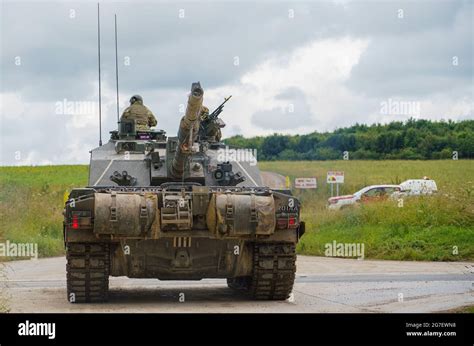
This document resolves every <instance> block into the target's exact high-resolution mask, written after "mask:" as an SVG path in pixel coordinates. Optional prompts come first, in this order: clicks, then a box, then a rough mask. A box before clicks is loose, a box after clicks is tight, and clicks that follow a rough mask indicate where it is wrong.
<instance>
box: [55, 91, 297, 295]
mask: <svg viewBox="0 0 474 346" xmlns="http://www.w3.org/2000/svg"><path fill="white" fill-rule="evenodd" d="M203 97H204V90H203V89H202V87H201V85H200V83H199V82H198V83H193V84H192V87H191V92H190V94H189V97H188V103H187V107H186V111H185V115H184V116H183V117H182V119H181V121H180V124H179V131H178V135H177V136H176V137H167V135H166V133H165V132H164V131H163V130H150V131H136V130H135V123H134V122H133V121H122V122H121V123H119V128H118V130H115V131H111V132H110V134H111V137H110V140H109V141H108V143H106V144H104V145H103V146H99V147H97V148H95V149H93V150H92V151H91V157H90V168H89V183H88V186H87V187H84V188H75V189H73V190H72V191H71V192H70V194H69V199H68V201H67V202H66V204H65V209H64V224H63V226H64V241H65V246H66V257H67V267H66V269H67V299H68V300H69V302H71V303H87V302H103V301H106V300H107V298H108V291H109V277H110V276H126V277H129V278H155V279H159V280H201V279H203V278H222V279H227V284H228V286H229V288H230V289H234V290H237V291H238V292H241V293H242V294H247V295H248V296H249V297H251V298H253V299H266V300H284V299H287V298H288V297H289V295H290V293H291V291H292V288H293V283H294V280H295V271H296V250H295V246H296V244H297V242H298V240H299V238H300V237H301V236H302V234H303V233H304V222H302V221H301V220H300V210H301V205H300V201H299V200H298V199H296V198H295V197H293V196H292V194H291V191H289V190H285V189H271V188H269V187H266V186H263V183H262V179H261V176H260V171H259V169H258V165H257V164H256V160H255V157H250V159H249V155H247V156H246V157H244V158H243V159H242V158H240V157H239V155H234V156H232V154H231V155H225V154H226V152H227V153H229V152H231V150H229V149H228V148H227V147H226V145H225V144H224V143H223V142H220V141H217V140H216V137H215V136H207V135H206V134H207V133H208V132H206V129H205V128H204V129H203V122H201V119H200V111H201V107H202V103H203ZM222 107H223V105H221V106H220V107H219V108H218V109H219V110H220V111H222ZM219 113H220V112H219ZM209 122H212V123H213V124H214V125H216V124H217V126H219V127H222V126H224V123H223V121H222V120H221V119H220V118H217V116H216V114H215V112H213V117H210V119H207V120H206V124H209ZM206 126H207V125H206ZM219 137H220V136H219ZM234 153H235V152H234ZM240 156H243V155H240ZM229 157H230V159H228V160H227V158H229Z"/></svg>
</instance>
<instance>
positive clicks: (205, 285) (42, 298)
mask: <svg viewBox="0 0 474 346" xmlns="http://www.w3.org/2000/svg"><path fill="white" fill-rule="evenodd" d="M65 267H66V259H65V258H64V257H55V258H47V259H38V260H26V261H13V262H8V263H7V264H6V266H5V268H4V276H5V278H2V280H1V281H0V287H1V289H2V291H3V295H4V296H6V298H7V303H8V307H9V309H10V311H11V312H146V313H148V312H219V313H221V312H222V313H223V312H259V313H260V312H299V313H301V312H302V313H305V312H435V311H446V310H450V309H454V308H458V307H461V306H466V305H473V304H474V295H473V282H474V263H467V262H463V263H462V262H406V261H373V260H355V259H354V260H353V259H340V258H326V257H311V256H298V260H297V267H298V270H297V277H296V283H295V286H294V290H293V295H292V297H290V299H289V300H287V301H252V300H250V299H249V298H247V297H246V296H242V295H240V294H236V293H234V292H233V291H232V290H230V289H228V288H227V285H226V282H225V280H218V279H206V280H202V281H159V280H155V279H128V278H123V277H120V278H110V299H109V302H108V303H104V304H70V303H68V302H67V300H66V281H65V277H66V273H65ZM182 293H184V296H183V295H182ZM180 297H181V298H182V297H184V302H180Z"/></svg>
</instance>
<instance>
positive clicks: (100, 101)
mask: <svg viewBox="0 0 474 346" xmlns="http://www.w3.org/2000/svg"><path fill="white" fill-rule="evenodd" d="M97 48H98V53H99V54H98V58H99V146H102V94H101V83H100V5H99V3H97Z"/></svg>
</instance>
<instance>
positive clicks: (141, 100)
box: [130, 95, 143, 105]
mask: <svg viewBox="0 0 474 346" xmlns="http://www.w3.org/2000/svg"><path fill="white" fill-rule="evenodd" d="M137 101H140V102H141V103H143V97H141V96H140V95H133V96H132V97H131V98H130V104H132V105H133V104H134V103H135V102H137Z"/></svg>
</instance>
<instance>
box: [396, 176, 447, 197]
mask: <svg viewBox="0 0 474 346" xmlns="http://www.w3.org/2000/svg"><path fill="white" fill-rule="evenodd" d="M400 187H401V188H402V193H406V194H407V195H431V194H433V193H436V192H438V187H437V186H436V182H435V181H434V180H431V179H410V180H406V181H404V182H403V183H401V184H400Z"/></svg>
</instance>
